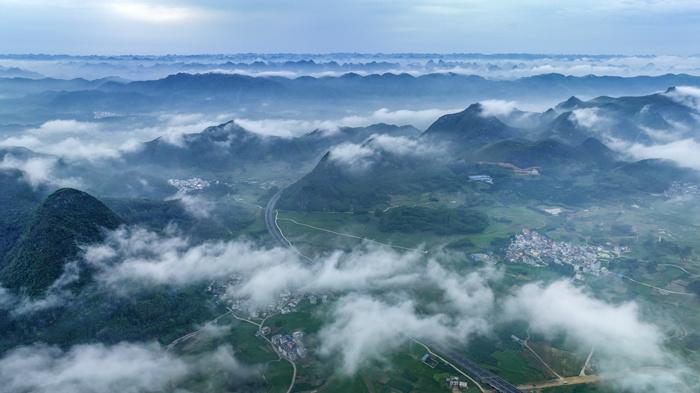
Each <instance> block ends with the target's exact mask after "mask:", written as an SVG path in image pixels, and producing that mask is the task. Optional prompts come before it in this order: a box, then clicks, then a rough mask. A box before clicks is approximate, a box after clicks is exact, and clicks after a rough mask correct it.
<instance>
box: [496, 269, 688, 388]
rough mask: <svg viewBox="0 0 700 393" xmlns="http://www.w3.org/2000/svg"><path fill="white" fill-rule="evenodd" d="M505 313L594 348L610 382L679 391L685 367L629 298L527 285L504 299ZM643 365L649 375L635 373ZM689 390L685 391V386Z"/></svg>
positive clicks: (558, 285)
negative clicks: (611, 299)
mask: <svg viewBox="0 0 700 393" xmlns="http://www.w3.org/2000/svg"><path fill="white" fill-rule="evenodd" d="M505 311H506V315H508V316H509V317H510V318H513V319H518V320H524V321H527V322H528V323H529V326H530V329H531V330H532V331H533V332H536V333H540V334H544V335H545V336H547V337H550V338H554V337H556V336H557V335H558V334H561V333H565V334H566V335H567V337H569V338H571V339H573V340H575V341H576V342H577V343H579V344H580V345H581V346H582V347H583V348H585V349H590V348H591V347H593V348H595V356H596V358H597V359H598V361H599V363H600V367H601V369H602V372H603V373H617V374H619V376H617V377H616V378H615V379H613V380H612V382H611V383H613V384H615V385H616V386H618V387H619V386H622V387H624V388H626V389H632V391H645V392H659V393H660V392H667V391H685V390H683V389H687V388H688V387H687V386H686V385H685V383H684V380H683V377H684V374H685V373H686V372H687V369H686V368H685V366H684V365H683V364H682V362H680V361H679V360H678V359H677V358H676V357H675V356H673V355H672V354H671V353H670V352H669V351H668V350H667V349H666V348H665V347H664V337H663V334H662V332H661V331H660V330H659V328H658V327H657V326H656V325H654V324H652V323H649V322H646V321H644V320H643V319H642V317H641V312H640V310H639V307H638V305H637V304H636V303H634V302H626V303H620V304H610V303H607V302H604V301H602V300H598V299H595V298H593V297H591V296H589V295H587V294H586V293H585V292H584V291H583V290H582V289H581V288H578V287H576V286H574V285H572V284H571V283H570V282H568V281H557V282H554V283H552V284H549V285H546V286H545V285H542V284H527V285H525V286H523V287H521V288H519V289H518V290H517V291H516V292H515V294H514V295H513V296H512V297H510V298H509V299H507V301H506V302H505ZM647 369H649V372H650V373H651V374H649V375H652V374H653V375H655V376H656V377H655V378H640V377H643V376H644V374H645V373H647V371H646V370H647ZM687 391H690V390H687Z"/></svg>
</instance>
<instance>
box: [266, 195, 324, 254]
mask: <svg viewBox="0 0 700 393" xmlns="http://www.w3.org/2000/svg"><path fill="white" fill-rule="evenodd" d="M282 192H284V188H282V189H281V190H279V191H277V193H276V194H275V195H273V196H272V198H270V200H269V201H268V202H267V205H266V206H265V228H267V232H268V233H269V234H270V236H272V238H273V239H274V240H275V243H277V244H279V245H280V246H282V247H284V248H289V249H291V250H292V251H294V252H295V253H297V254H299V256H300V257H302V258H304V259H306V260H307V261H308V262H311V263H313V262H314V260H313V259H311V258H309V257H307V256H306V255H304V254H302V253H301V251H299V249H297V248H296V247H294V245H293V244H292V242H290V241H289V239H287V237H286V236H284V233H282V229H280V226H279V225H278V224H277V209H275V206H276V205H277V201H278V200H279V199H280V196H282Z"/></svg>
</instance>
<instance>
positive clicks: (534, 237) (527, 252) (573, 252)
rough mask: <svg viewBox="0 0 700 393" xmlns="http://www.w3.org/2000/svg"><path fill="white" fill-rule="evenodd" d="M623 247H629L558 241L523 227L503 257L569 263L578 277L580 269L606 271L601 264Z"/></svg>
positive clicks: (530, 262) (543, 263) (516, 260)
mask: <svg viewBox="0 0 700 393" xmlns="http://www.w3.org/2000/svg"><path fill="white" fill-rule="evenodd" d="M626 251H628V249H627V248H625V247H603V246H591V245H577V244H573V243H567V242H557V241H554V240H552V239H549V238H547V237H546V236H544V235H541V234H540V233H538V232H536V231H531V230H527V229H523V231H522V233H520V234H517V235H516V236H515V237H514V238H513V241H512V242H511V243H510V245H509V246H508V249H507V250H506V259H507V260H508V261H509V262H513V263H525V264H528V265H532V266H549V265H550V264H558V265H570V266H572V267H573V269H574V274H575V278H577V279H581V278H582V274H583V273H587V274H592V275H596V276H598V275H601V274H606V273H607V272H608V269H607V268H606V267H605V266H603V264H604V262H605V261H607V260H609V259H611V258H613V257H616V256H620V255H621V254H622V253H624V252H626Z"/></svg>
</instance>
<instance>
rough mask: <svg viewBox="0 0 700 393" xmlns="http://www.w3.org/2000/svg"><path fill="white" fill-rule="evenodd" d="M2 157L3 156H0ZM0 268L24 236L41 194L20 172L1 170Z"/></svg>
mask: <svg viewBox="0 0 700 393" xmlns="http://www.w3.org/2000/svg"><path fill="white" fill-rule="evenodd" d="M0 156H1V154H0ZM0 190H2V192H0V268H2V266H3V265H2V261H3V260H4V257H5V255H6V254H7V253H8V252H9V251H10V249H11V248H12V247H13V246H14V244H15V243H16V242H17V240H18V239H19V237H20V236H21V235H22V231H23V230H24V228H25V226H26V224H27V222H28V221H29V220H30V219H31V216H32V212H33V211H34V209H35V208H36V206H38V205H39V203H41V193H40V192H39V191H38V190H35V189H34V188H32V186H30V185H29V183H27V182H26V181H25V180H24V177H23V173H22V172H20V171H18V170H11V169H3V170H0Z"/></svg>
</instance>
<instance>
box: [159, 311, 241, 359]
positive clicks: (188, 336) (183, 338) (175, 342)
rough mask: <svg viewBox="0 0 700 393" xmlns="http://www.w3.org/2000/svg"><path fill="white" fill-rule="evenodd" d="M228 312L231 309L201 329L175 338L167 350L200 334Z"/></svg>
mask: <svg viewBox="0 0 700 393" xmlns="http://www.w3.org/2000/svg"><path fill="white" fill-rule="evenodd" d="M228 314H231V310H229V311H228V312H225V313H223V314H221V315H219V316H218V317H216V318H214V319H212V320H211V321H209V322H207V323H205V324H204V325H203V326H202V327H200V328H199V329H197V330H195V331H192V332H190V333H187V334H185V335H184V336H182V337H178V338H176V339H175V340H173V341H172V342H171V343H170V344H168V346H167V347H166V351H172V350H173V348H175V347H176V346H177V345H178V344H180V343H181V342H183V341H187V340H189V339H190V338H192V337H194V336H196V335H198V334H199V333H201V332H202V331H203V330H204V328H205V327H206V326H207V325H209V324H212V323H217V322H218V321H219V319H221V318H222V317H224V316H226V315H228Z"/></svg>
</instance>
